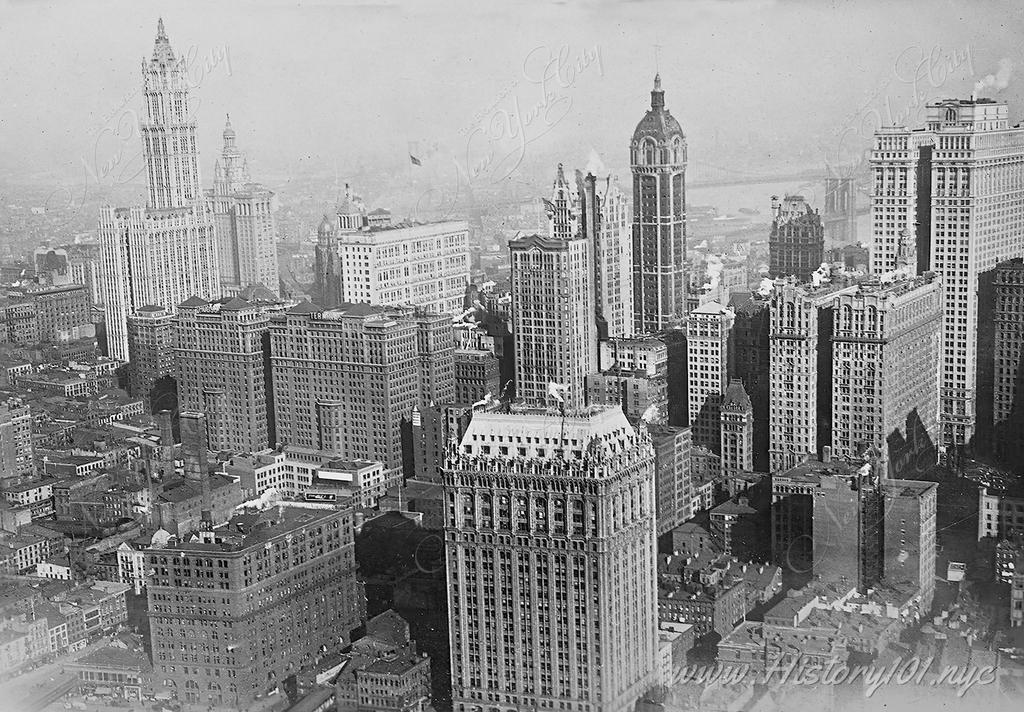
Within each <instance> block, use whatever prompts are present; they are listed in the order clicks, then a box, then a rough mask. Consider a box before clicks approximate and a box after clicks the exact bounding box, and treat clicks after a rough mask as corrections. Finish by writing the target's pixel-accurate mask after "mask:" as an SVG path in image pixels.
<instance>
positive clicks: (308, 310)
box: [288, 301, 323, 314]
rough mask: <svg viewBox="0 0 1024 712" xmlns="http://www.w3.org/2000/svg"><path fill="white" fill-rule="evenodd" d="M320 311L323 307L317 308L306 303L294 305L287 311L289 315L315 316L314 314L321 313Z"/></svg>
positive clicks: (311, 303)
mask: <svg viewBox="0 0 1024 712" xmlns="http://www.w3.org/2000/svg"><path fill="white" fill-rule="evenodd" d="M322 311H323V307H319V306H317V305H316V304H314V303H313V302H308V301H307V302H302V303H300V304H296V305H295V306H293V307H292V308H291V309H289V310H288V313H289V314H316V313H318V312H322Z"/></svg>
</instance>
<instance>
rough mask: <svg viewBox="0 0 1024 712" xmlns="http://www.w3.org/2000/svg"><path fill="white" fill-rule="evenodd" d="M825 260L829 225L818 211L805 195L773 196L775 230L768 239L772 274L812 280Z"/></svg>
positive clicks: (806, 280) (770, 275)
mask: <svg viewBox="0 0 1024 712" xmlns="http://www.w3.org/2000/svg"><path fill="white" fill-rule="evenodd" d="M824 259H825V227H824V225H823V224H822V222H821V216H820V215H819V214H818V211H817V210H811V206H810V205H809V204H808V203H807V201H805V200H804V196H802V195H787V196H786V197H785V198H784V199H783V200H782V201H781V202H779V199H778V197H776V196H774V195H773V196H772V231H771V235H770V237H769V238H768V276H769V277H789V276H795V277H796V278H797V281H798V282H809V281H810V280H811V274H812V273H813V272H814V271H815V270H816V269H818V268H819V267H821V263H822V260H824Z"/></svg>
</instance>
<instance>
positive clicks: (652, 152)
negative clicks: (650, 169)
mask: <svg viewBox="0 0 1024 712" xmlns="http://www.w3.org/2000/svg"><path fill="white" fill-rule="evenodd" d="M643 159H644V164H645V165H648V166H653V165H657V163H658V145H657V144H656V143H655V142H654V139H652V138H648V139H645V140H644V144H643Z"/></svg>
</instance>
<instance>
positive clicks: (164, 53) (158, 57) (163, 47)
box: [153, 17, 174, 64]
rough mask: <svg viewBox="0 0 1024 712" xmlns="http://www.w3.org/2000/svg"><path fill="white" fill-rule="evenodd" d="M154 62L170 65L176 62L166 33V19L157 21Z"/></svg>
mask: <svg viewBox="0 0 1024 712" xmlns="http://www.w3.org/2000/svg"><path fill="white" fill-rule="evenodd" d="M153 61H154V62H160V63H162V64H170V63H171V62H173V61H174V50H173V49H171V41H170V40H168V39H167V32H165V31H164V18H162V17H161V18H159V19H158V20H157V21H156V42H155V43H154V44H153Z"/></svg>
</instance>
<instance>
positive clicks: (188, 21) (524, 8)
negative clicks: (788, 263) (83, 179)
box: [0, 0, 1024, 183]
mask: <svg viewBox="0 0 1024 712" xmlns="http://www.w3.org/2000/svg"><path fill="white" fill-rule="evenodd" d="M1022 13H1024V5H1022V4H1021V3H1020V2H1018V1H1016V0H1006V1H1005V2H999V1H993V2H978V1H976V0H971V1H970V2H968V1H967V0H957V1H950V0H915V1H912V2H893V0H878V1H873V0H867V1H859V0H857V1H854V0H849V1H844V0H833V1H832V2H827V1H821V0H807V1H806V2H796V1H794V2H773V1H771V0H750V1H749V2H748V1H743V0H738V1H736V2H708V1H705V2H679V1H672V2H659V1H654V0H651V1H647V2H622V3H614V2H597V1H593V2H565V3H532V2H531V3H527V2H509V1H508V0H505V1H503V2H500V3H490V2H482V1H477V2H466V3H454V2H424V1H419V2H412V1H410V2H373V1H372V0H366V1H365V2H339V3H328V2H326V1H323V2H303V1H292V2H278V1H276V0H256V1H255V2H246V3H241V2H232V3H227V2H223V3H222V2H210V1H209V0H205V1H203V2H195V3H189V2H173V3H172V2H165V3H152V2H144V1H133V2H130V3H118V2H91V1H90V0H84V1H83V0H74V1H71V0H67V1H65V2H37V1H34V0H24V1H17V2H6V1H5V0H0V67H2V71H0V164H2V166H0V167H2V169H3V170H4V172H5V173H6V174H7V175H8V176H11V175H12V174H13V175H15V176H17V175H19V174H27V173H31V174H32V176H33V177H34V178H35V179H45V177H47V176H49V175H53V176H54V179H55V180H60V179H66V177H67V176H68V175H69V174H77V173H81V172H82V171H83V170H92V171H94V172H96V173H99V174H103V173H104V172H106V173H112V172H113V170H112V169H109V168H108V169H105V168H104V166H116V164H117V163H118V160H119V158H118V156H119V155H120V154H122V153H133V154H137V153H138V152H139V150H140V145H139V141H138V138H137V136H129V133H130V132H131V130H132V128H131V123H132V121H133V118H134V116H135V114H133V113H132V112H134V111H137V110H139V108H140V86H141V73H140V62H141V60H142V58H143V57H145V56H148V55H149V54H150V53H151V52H152V46H153V39H154V36H155V31H156V22H157V17H158V16H161V15H162V16H163V18H164V22H165V25H166V28H167V34H168V36H169V38H170V41H171V44H172V46H173V48H174V49H175V50H176V51H177V52H178V53H179V54H186V55H187V56H190V57H191V58H192V61H191V63H190V74H191V77H192V80H193V83H194V86H195V91H194V92H193V101H194V102H197V104H196V106H195V107H194V110H195V114H196V116H197V118H198V121H199V135H200V147H201V153H202V170H203V174H204V182H206V183H208V182H209V180H210V178H212V175H211V170H212V164H213V160H214V159H215V157H216V153H217V152H218V151H219V148H220V136H219V134H220V131H221V130H222V128H223V122H224V115H225V113H228V112H230V114H231V116H232V121H233V124H234V127H235V129H236V131H237V133H238V142H239V144H240V147H241V148H242V149H243V150H245V151H246V152H247V153H248V155H249V157H250V164H251V166H252V167H253V169H254V172H257V173H259V174H261V176H260V177H262V178H264V179H266V180H269V179H271V178H272V177H277V178H278V179H280V177H282V176H287V175H289V174H291V173H293V172H295V171H296V170H301V169H302V168H304V167H311V168H313V169H316V170H324V169H330V168H331V167H332V166H338V169H339V171H340V172H341V173H345V172H346V171H347V170H349V168H350V166H352V165H355V163H356V162H357V161H384V162H400V161H401V160H405V158H404V157H405V155H406V153H407V152H408V151H409V150H410V149H409V146H410V144H413V146H414V150H416V151H419V152H420V153H425V154H429V153H430V149H431V147H432V146H433V145H434V144H435V143H436V144H437V145H438V154H437V155H442V156H445V157H446V158H445V160H450V158H448V156H450V155H453V154H457V156H458V160H462V161H465V162H466V163H467V164H468V163H473V162H474V161H478V160H484V159H482V158H481V157H483V156H487V155H490V154H494V153H495V152H494V151H493V150H491V151H489V150H488V149H489V148H493V147H494V146H495V145H498V146H499V148H500V149H501V150H499V151H498V152H497V154H496V155H497V158H498V159H502V158H504V157H505V156H506V155H507V154H509V153H512V154H513V155H512V158H511V159H510V160H513V161H514V160H515V159H516V154H515V152H516V145H515V144H516V143H517V140H518V139H517V137H516V136H515V133H516V131H517V130H518V131H520V132H521V133H522V134H523V135H524V137H525V138H526V139H527V143H528V144H529V147H528V148H526V149H523V151H525V150H529V151H534V152H539V153H542V154H546V153H548V152H551V151H559V150H561V151H573V152H575V154H576V155H574V156H571V157H569V158H567V160H572V159H575V161H576V162H577V163H578V164H579V165H581V166H582V165H583V164H584V163H585V161H586V160H587V157H586V156H579V155H578V154H579V152H581V151H587V150H588V149H591V148H592V149H594V150H595V151H596V152H598V153H599V154H600V155H601V156H602V157H603V158H604V160H605V161H606V162H607V163H608V164H610V165H613V166H616V167H618V166H620V165H621V164H623V163H625V161H626V146H627V144H628V140H629V137H630V134H631V133H632V129H633V127H634V126H635V124H636V122H637V121H638V120H639V118H640V117H641V116H642V114H643V111H644V109H645V108H646V106H647V104H648V103H649V94H648V92H649V91H650V89H651V81H652V77H653V74H654V72H655V67H656V65H657V66H658V68H659V69H660V71H661V75H662V78H663V82H664V88H665V91H666V104H667V106H668V107H669V108H670V109H671V110H672V112H673V114H674V115H675V116H677V117H678V118H679V120H680V121H681V123H682V125H683V128H684V131H686V133H687V136H688V140H689V142H690V146H691V156H694V157H695V158H698V157H699V158H701V159H703V160H707V161H709V162H711V163H713V164H715V165H721V164H722V163H726V164H729V165H734V164H735V163H736V161H737V160H738V159H737V158H736V156H735V155H731V156H728V157H726V158H724V159H723V158H720V157H719V156H718V154H721V153H722V150H721V149H722V147H723V146H729V145H733V146H735V145H737V144H741V143H743V142H755V143H756V142H757V141H759V140H760V139H761V138H762V137H772V138H773V140H776V141H778V142H779V143H780V145H782V146H785V147H787V148H786V151H787V152H789V151H791V150H796V147H800V146H804V145H806V146H807V147H809V148H810V149H812V150H813V151H817V152H818V153H827V152H828V151H830V150H832V148H834V146H835V145H836V143H837V142H838V143H840V144H842V143H844V142H856V141H857V140H862V139H863V138H864V137H865V136H870V133H871V130H873V128H874V124H876V123H877V122H878V121H879V120H882V121H885V122H887V123H888V122H889V118H886V117H887V116H888V115H889V114H901V113H902V114H908V115H911V118H912V121H911V122H912V123H914V121H913V115H914V114H915V113H916V112H917V111H918V105H919V104H920V103H921V102H920V101H919V102H915V101H914V96H915V92H916V93H917V95H918V96H919V97H922V98H923V99H933V98H937V97H942V96H956V95H960V96H967V95H969V94H970V93H971V89H972V87H973V85H974V83H975V82H976V81H978V80H979V79H982V80H983V79H984V76H985V75H987V74H994V75H995V74H997V70H998V69H999V68H1000V66H1001V65H1000V62H1002V68H1003V70H1004V71H1003V73H1002V75H1000V76H999V77H997V78H996V79H995V81H990V82H989V84H995V85H1000V84H1003V83H1007V84H1008V86H1007V88H1005V89H1002V90H999V92H998V94H999V96H1001V97H1005V98H1007V99H1008V100H1009V101H1010V103H1011V117H1012V118H1013V119H1014V120H1015V121H1017V120H1021V119H1022V118H1024V103H1022V98H1024V92H1022V91H1021V83H1020V81H1018V77H1019V76H1020V73H1021V72H1024V56H1021V38H1022V37H1024V32H1022V31H1024V19H1022ZM657 46H660V49H658V48H657ZM559 55H561V56H562V57H563V58H564V62H562V63H559V62H558V61H555V62H554V63H552V62H551V58H557V57H558V56H559ZM929 58H931V59H929ZM1012 67H1016V70H1015V71H1012V70H1011V68H1012ZM545 72H547V73H548V74H547V78H546V79H545ZM915 77H916V79H915ZM1001 79H1002V80H1005V81H1000V80H1001ZM995 91H996V90H995V89H991V90H988V89H987V90H986V93H993V92H995ZM516 102H518V114H519V116H520V117H523V121H522V123H518V122H517V121H516V120H515V118H512V119H510V118H509V117H510V116H511V115H513V114H515V113H516V106H517V104H516ZM538 104H539V105H540V106H539V107H538ZM531 112H532V116H531ZM528 119H532V121H529V123H527V120H528ZM897 120H898V117H897ZM475 125H479V126H481V127H482V129H483V131H484V133H483V134H481V132H480V131H477V133H476V138H472V137H471V135H472V134H473V128H474V126H475ZM517 126H518V129H517ZM126 136H127V137H128V138H126ZM844 136H845V137H844ZM840 137H844V138H840ZM474 142H476V143H474ZM467 146H468V147H469V149H468V152H469V153H470V154H472V156H471V157H465V155H464V154H466V153H467ZM523 151H519V153H522V152H523ZM733 153H735V149H734V151H733ZM120 160H122V161H127V160H128V159H127V158H122V159H120ZM492 160H494V159H493V157H492Z"/></svg>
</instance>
